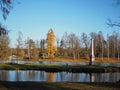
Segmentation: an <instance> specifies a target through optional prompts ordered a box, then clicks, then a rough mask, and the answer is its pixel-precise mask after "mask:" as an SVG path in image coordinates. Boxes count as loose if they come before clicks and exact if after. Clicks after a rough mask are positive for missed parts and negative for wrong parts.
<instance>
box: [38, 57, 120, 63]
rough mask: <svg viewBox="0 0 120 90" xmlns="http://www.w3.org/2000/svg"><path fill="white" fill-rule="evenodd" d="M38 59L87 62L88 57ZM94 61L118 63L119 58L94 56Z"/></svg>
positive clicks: (119, 61)
mask: <svg viewBox="0 0 120 90" xmlns="http://www.w3.org/2000/svg"><path fill="white" fill-rule="evenodd" d="M39 61H46V62H49V61H53V62H87V63H88V62H89V59H84V58H80V59H75V60H74V59H73V58H69V57H68V58H62V57H61V58H58V57H56V58H54V59H52V60H51V59H39ZM95 62H108V63H120V60H118V58H109V59H108V58H97V57H96V58H95Z"/></svg>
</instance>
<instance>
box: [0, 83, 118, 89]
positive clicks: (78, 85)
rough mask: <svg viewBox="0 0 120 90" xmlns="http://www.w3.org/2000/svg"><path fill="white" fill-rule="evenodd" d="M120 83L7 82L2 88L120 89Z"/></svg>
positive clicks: (0, 86) (0, 84) (1, 85)
mask: <svg viewBox="0 0 120 90" xmlns="http://www.w3.org/2000/svg"><path fill="white" fill-rule="evenodd" d="M119 89H120V83H80V82H79V83H78V82H56V83H55V82H5V81H0V90H119Z"/></svg>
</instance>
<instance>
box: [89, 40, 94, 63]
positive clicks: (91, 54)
mask: <svg viewBox="0 0 120 90" xmlns="http://www.w3.org/2000/svg"><path fill="white" fill-rule="evenodd" d="M93 41H94V39H91V52H90V65H92V63H93V62H94V60H95V57H94V43H93Z"/></svg>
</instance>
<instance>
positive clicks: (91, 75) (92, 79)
mask: <svg viewBox="0 0 120 90" xmlns="http://www.w3.org/2000/svg"><path fill="white" fill-rule="evenodd" d="M89 75H90V82H95V76H94V73H89Z"/></svg>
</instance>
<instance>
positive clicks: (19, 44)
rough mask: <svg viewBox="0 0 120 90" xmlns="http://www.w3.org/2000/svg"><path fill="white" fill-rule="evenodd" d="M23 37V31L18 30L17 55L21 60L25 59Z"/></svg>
mask: <svg viewBox="0 0 120 90" xmlns="http://www.w3.org/2000/svg"><path fill="white" fill-rule="evenodd" d="M22 38H23V35H22V32H18V38H17V48H16V55H17V57H18V59H20V60H23V57H24V50H23V40H22Z"/></svg>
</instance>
